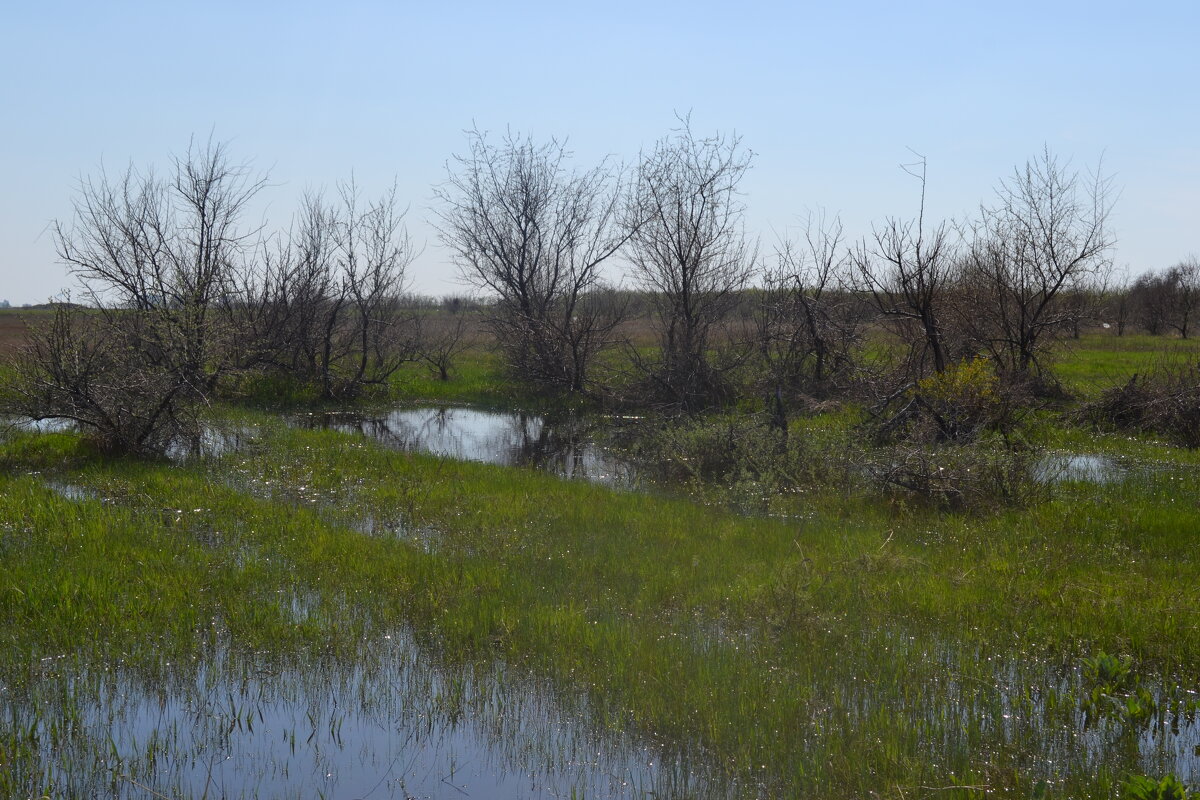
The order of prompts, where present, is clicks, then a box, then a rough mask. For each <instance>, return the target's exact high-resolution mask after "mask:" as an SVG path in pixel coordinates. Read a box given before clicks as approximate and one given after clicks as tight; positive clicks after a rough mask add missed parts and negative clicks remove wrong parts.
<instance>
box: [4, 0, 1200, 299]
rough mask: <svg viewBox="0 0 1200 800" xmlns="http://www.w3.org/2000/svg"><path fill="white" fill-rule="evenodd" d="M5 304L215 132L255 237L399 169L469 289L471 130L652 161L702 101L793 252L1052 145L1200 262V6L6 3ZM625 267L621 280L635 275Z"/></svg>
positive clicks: (995, 176) (54, 270)
mask: <svg viewBox="0 0 1200 800" xmlns="http://www.w3.org/2000/svg"><path fill="white" fill-rule="evenodd" d="M0 9H2V11H3V13H2V15H0V76H2V77H0V299H7V300H9V301H10V302H12V303H13V304H22V303H37V302H44V301H45V300H46V299H48V298H50V297H52V296H56V295H58V294H59V293H60V292H61V291H62V290H64V289H69V288H70V287H71V286H73V285H74V278H73V277H72V276H70V275H69V274H68V273H67V271H66V268H65V267H64V266H62V265H61V264H60V263H58V258H57V255H56V252H55V244H54V239H53V236H52V235H51V233H50V226H51V224H52V223H53V221H54V220H61V221H63V222H69V221H70V219H71V216H72V213H73V205H72V204H73V201H74V199H75V197H76V194H77V190H78V186H79V183H80V180H81V179H83V178H85V177H87V176H95V175H98V174H99V172H100V170H101V169H102V168H103V169H105V170H107V171H108V172H109V173H110V174H113V173H116V174H119V173H120V172H122V171H123V170H124V169H125V168H126V167H127V166H128V165H130V164H132V165H134V166H137V167H139V168H155V169H157V170H158V171H160V172H162V171H164V170H165V168H166V167H168V166H169V164H170V159H171V157H172V156H176V155H180V154H182V153H183V152H185V151H186V149H187V146H188V142H189V140H190V139H191V138H192V137H198V138H200V139H207V138H208V137H210V136H211V137H213V138H214V139H216V140H218V141H222V142H227V143H228V145H229V150H230V152H231V154H232V156H233V158H234V159H235V160H237V161H245V162H249V163H250V164H251V165H252V167H253V169H255V170H257V171H258V172H260V173H264V174H266V175H267V176H269V179H270V181H269V186H268V187H267V188H266V189H265V190H264V191H263V192H262V194H261V195H260V196H259V198H258V204H257V205H256V206H255V207H254V208H253V209H252V217H251V219H249V220H248V226H250V227H253V226H254V225H258V224H264V225H265V226H266V227H267V229H281V228H286V227H287V224H288V222H289V220H290V218H291V215H292V213H293V209H294V208H295V206H296V202H297V199H298V197H299V196H300V195H301V194H302V193H303V192H305V191H306V190H311V189H320V188H322V187H326V188H331V187H332V186H333V185H334V184H335V182H337V181H339V180H344V179H345V178H347V177H349V176H350V175H351V174H352V173H353V174H354V176H355V177H356V179H357V180H358V183H359V184H360V185H361V186H362V187H363V189H364V191H366V192H367V193H368V194H372V193H378V192H380V191H382V190H383V189H384V188H385V187H387V186H389V185H390V184H391V183H392V182H393V181H395V182H396V183H397V186H398V194H399V197H400V198H401V199H402V202H403V203H404V204H405V205H406V206H407V207H408V215H407V224H408V230H409V233H410V235H411V236H412V237H413V239H414V240H415V241H416V242H417V243H418V244H419V245H421V246H423V249H422V252H421V254H420V256H419V257H418V259H417V260H416V262H415V263H414V264H413V265H412V267H411V269H410V277H411V279H412V288H413V289H414V290H415V291H418V292H421V293H424V294H431V295H444V294H450V293H463V292H465V291H468V290H469V287H467V286H466V285H465V284H464V283H463V282H462V281H461V278H460V277H459V275H458V273H457V271H456V269H455V267H454V265H453V264H452V263H451V261H450V259H449V256H448V253H447V252H446V251H445V250H444V249H443V248H442V247H441V246H440V244H439V243H438V241H437V235H436V232H435V231H434V230H433V229H432V227H431V226H430V224H429V220H430V218H431V217H432V212H433V208H434V198H433V193H432V187H433V186H434V185H435V184H437V183H440V182H441V181H443V180H444V179H445V176H446V165H447V162H448V160H449V159H451V157H452V156H453V154H454V153H456V152H459V153H461V152H464V151H465V149H466V146H467V140H466V137H465V134H464V131H466V130H467V129H470V128H472V127H477V128H479V129H480V130H484V131H491V132H494V133H503V132H504V131H505V130H506V129H511V130H513V131H519V132H522V133H528V134H531V135H532V136H534V137H535V138H536V139H548V138H550V137H557V138H560V139H564V138H565V139H566V140H567V141H568V143H569V146H570V149H571V150H572V151H573V152H574V153H575V163H576V164H577V165H578V166H579V167H580V168H586V167H589V166H591V165H593V164H594V163H596V162H597V161H598V160H599V159H601V158H603V157H605V156H612V157H614V158H616V159H619V160H621V161H624V162H628V163H632V162H634V161H636V159H637V156H638V153H639V152H640V151H642V150H644V149H648V148H650V147H652V146H653V144H654V142H655V141H656V140H657V139H659V138H661V137H662V136H664V135H666V134H668V133H669V131H670V130H671V129H672V127H674V126H675V125H676V124H677V123H676V115H677V114H686V113H690V114H691V120H692V126H693V129H694V130H696V131H697V132H698V133H701V134H707V133H716V132H722V133H725V134H729V135H736V136H739V137H741V142H742V145H743V146H744V147H746V148H747V149H748V150H750V151H753V153H754V162H753V168H752V169H751V171H750V172H749V174H748V175H747V176H746V178H745V180H744V181H743V184H742V187H741V188H742V190H743V192H744V195H745V196H744V200H745V202H746V204H747V208H748V212H747V227H748V229H749V230H750V232H751V233H752V234H753V235H754V236H758V237H761V240H762V243H763V250H764V251H765V252H769V251H770V250H771V248H772V246H773V245H774V244H775V242H776V241H777V240H778V239H779V238H780V237H783V236H788V235H793V234H795V233H796V232H797V230H798V224H799V221H800V220H801V219H802V218H803V217H804V215H805V214H806V213H807V212H808V211H810V210H818V209H824V210H825V211H826V212H827V213H829V214H838V215H840V216H841V218H842V220H843V223H844V224H845V228H846V231H847V233H848V234H849V236H851V237H852V238H854V237H860V236H864V235H868V234H869V233H870V231H871V229H872V225H878V224H879V223H881V222H883V221H884V220H885V219H886V218H888V217H900V218H908V217H912V216H913V215H915V214H916V212H917V209H918V201H919V188H920V187H919V185H918V184H917V183H916V182H915V181H914V179H913V178H912V177H910V176H909V175H907V174H906V173H905V172H904V170H903V169H901V166H900V165H901V164H903V163H906V162H911V161H912V160H913V154H912V152H913V151H916V152H918V153H920V154H922V155H923V156H925V158H926V159H927V164H928V180H927V190H926V193H927V203H926V206H927V208H926V212H927V217H928V218H930V219H935V220H936V219H943V218H945V219H951V218H953V219H965V218H967V217H969V216H970V215H971V214H973V213H974V212H975V211H976V210H977V209H978V207H979V205H980V203H981V202H984V203H985V202H988V201H989V200H990V199H991V198H993V197H994V191H995V187H996V185H997V183H998V181H999V180H1000V179H1001V178H1003V177H1005V176H1006V175H1008V174H1010V173H1011V172H1012V170H1013V168H1014V167H1015V166H1016V165H1019V164H1024V163H1025V161H1027V160H1028V159H1030V158H1032V157H1034V156H1036V155H1037V154H1038V153H1040V152H1041V151H1042V149H1043V148H1044V147H1048V148H1049V149H1050V150H1051V151H1053V152H1054V153H1055V154H1057V155H1058V156H1059V157H1060V158H1062V159H1068V160H1069V161H1070V164H1071V166H1072V167H1073V168H1077V169H1079V170H1080V171H1081V172H1083V173H1086V172H1087V171H1088V170H1095V169H1096V168H1097V165H1101V169H1102V171H1103V173H1104V174H1105V175H1107V176H1110V177H1111V178H1112V179H1113V183H1114V186H1115V187H1116V189H1117V191H1118V196H1117V199H1116V203H1115V206H1114V210H1113V215H1112V226H1113V229H1114V232H1115V235H1116V239H1117V245H1116V249H1115V251H1114V253H1113V259H1114V262H1115V264H1116V265H1117V266H1118V267H1121V268H1128V270H1129V271H1130V272H1131V273H1132V274H1137V273H1140V272H1143V271H1145V270H1147V269H1156V268H1162V267H1166V266H1170V265H1171V264H1173V263H1175V262H1177V261H1179V260H1181V259H1182V258H1184V257H1186V256H1187V255H1188V254H1190V253H1197V252H1200V46H1197V41H1198V40H1200V3H1198V2H1194V0H1188V1H1187V2H1183V1H1181V2H1154V0H1149V1H1148V2H1141V3H1136V4H1133V3H1128V2H1121V3H1108V2H1095V1H1093V2H1054V0H1041V2H1024V0H1018V1H1017V2H1002V3H1001V2H987V3H983V2H962V0H958V2H921V1H920V0H913V1H912V2H905V3H897V2H894V0H893V2H869V3H868V2H857V3H856V2H841V3H807V2H791V3H785V2H754V1H753V0H748V1H746V2H741V3H737V4H735V3H731V2H725V3H709V2H702V1H699V0H697V1H695V2H686V3H684V2H658V3H655V2H650V0H644V1H643V2H640V3H636V2H624V0H612V1H610V2H603V3H593V2H576V3H569V2H562V0H559V2H555V3H532V2H507V3H504V2H478V3H476V2H445V3H440V4H439V3H434V2H428V1H427V2H422V3H409V2H399V1H397V2H377V3H370V2H354V0H343V2H340V3H338V4H334V3H331V2H326V3H304V2H288V3H282V2H280V3H272V2H251V0H243V2H241V3H226V2H221V0H212V1H211V2H205V3H191V2H169V3H163V2H155V3H123V2H105V3H96V2H54V0H44V1H43V2H37V3H34V2H24V3H18V2H15V0H0ZM612 277H613V278H614V279H616V278H618V277H619V276H618V275H617V274H615V273H614V275H613V276H612Z"/></svg>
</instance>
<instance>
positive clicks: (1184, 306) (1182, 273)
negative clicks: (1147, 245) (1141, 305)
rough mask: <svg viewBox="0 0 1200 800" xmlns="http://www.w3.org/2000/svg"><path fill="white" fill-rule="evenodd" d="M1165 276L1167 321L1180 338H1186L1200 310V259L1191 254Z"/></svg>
mask: <svg viewBox="0 0 1200 800" xmlns="http://www.w3.org/2000/svg"><path fill="white" fill-rule="evenodd" d="M1163 277H1164V279H1165V280H1166V285H1167V303H1168V306H1167V323H1168V324H1169V325H1170V326H1171V327H1172V328H1174V329H1175V330H1176V332H1178V333H1179V338H1181V339H1186V338H1188V332H1189V331H1190V330H1191V325H1192V323H1193V322H1194V321H1195V319H1196V313H1197V311H1198V310H1200V259H1197V258H1196V257H1195V256H1189V257H1188V258H1186V259H1184V260H1183V261H1180V262H1179V263H1178V264H1176V265H1175V266H1173V267H1171V268H1170V269H1168V270H1167V271H1166V273H1165V275H1164V276H1163Z"/></svg>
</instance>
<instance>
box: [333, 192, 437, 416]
mask: <svg viewBox="0 0 1200 800" xmlns="http://www.w3.org/2000/svg"><path fill="white" fill-rule="evenodd" d="M339 191H340V194H341V197H342V202H343V209H344V216H343V218H342V219H341V222H340V224H339V225H337V226H336V228H335V232H336V240H337V250H336V253H337V259H338V262H339V266H340V267H341V272H342V281H343V294H344V296H345V298H346V301H347V303H348V306H349V311H350V320H349V326H348V331H347V334H348V343H347V346H346V349H347V351H348V356H349V360H350V368H349V370H347V374H346V375H345V376H344V377H343V385H344V386H347V387H352V391H355V392H357V391H358V390H359V389H361V388H362V387H364V386H370V385H375V386H378V385H382V384H383V383H384V382H385V381H386V380H387V379H388V378H389V377H390V376H391V375H392V374H393V373H394V372H395V371H396V370H397V369H399V367H400V365H401V364H403V363H404V362H405V361H408V360H410V359H412V358H413V357H414V355H415V352H416V342H415V337H414V334H415V328H414V326H413V324H412V320H411V319H409V318H408V316H407V315H406V314H405V313H404V310H403V308H402V307H401V297H402V296H403V294H404V291H405V288H406V284H405V277H406V271H407V269H408V265H409V264H410V263H412V260H413V258H415V256H416V251H415V250H414V248H413V244H412V240H411V239H410V238H409V236H408V231H407V229H406V228H405V227H404V213H403V212H401V211H399V209H398V205H397V200H396V185H395V184H394V183H393V184H392V186H391V188H390V189H389V190H388V191H386V192H384V193H383V195H381V196H380V198H379V199H378V200H376V201H374V202H371V203H368V204H367V206H366V208H364V209H362V210H361V211H360V210H359V208H360V202H361V201H360V194H359V190H358V187H357V185H356V183H355V182H354V179H353V178H351V180H350V182H349V183H345V184H342V186H341V187H339ZM326 373H327V374H328V370H326ZM325 385H326V394H329V383H328V378H326V384H325Z"/></svg>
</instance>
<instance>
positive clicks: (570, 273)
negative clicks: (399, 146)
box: [435, 130, 629, 392]
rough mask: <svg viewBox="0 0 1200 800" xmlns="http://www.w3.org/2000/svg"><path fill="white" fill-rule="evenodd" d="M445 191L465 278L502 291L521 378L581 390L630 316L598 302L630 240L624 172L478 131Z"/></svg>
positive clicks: (445, 227)
mask: <svg viewBox="0 0 1200 800" xmlns="http://www.w3.org/2000/svg"><path fill="white" fill-rule="evenodd" d="M468 137H469V140H470V144H469V151H468V153H467V154H466V155H463V156H455V158H454V161H453V162H452V165H448V166H447V172H448V178H447V181H446V183H445V184H444V185H442V186H440V187H437V188H436V189H435V195H436V196H437V198H438V200H439V201H440V204H441V205H440V208H439V209H438V210H437V211H436V218H437V222H436V224H437V228H438V231H439V233H440V235H441V239H442V242H443V243H444V244H445V245H446V246H447V247H448V248H450V250H451V252H452V253H453V254H454V260H455V263H456V264H457V265H458V267H459V269H460V270H461V271H462V273H463V276H464V277H465V278H466V280H468V281H469V282H470V283H471V284H473V285H474V286H475V287H477V288H479V289H483V290H484V291H487V292H490V293H493V294H494V295H495V296H496V298H497V302H496V304H495V305H493V306H492V307H491V308H492V313H491V315H490V318H489V320H488V321H489V323H490V325H491V327H492V328H493V330H494V331H495V333H496V335H497V338H498V341H499V342H500V346H501V348H502V349H503V351H504V353H505V354H506V356H507V358H508V363H509V367H510V368H511V369H512V370H513V371H514V372H515V373H516V374H517V375H519V376H520V377H522V378H525V379H527V380H529V381H531V382H534V383H536V384H539V385H541V386H544V387H553V388H558V389H563V390H568V391H575V392H580V391H584V390H586V389H587V387H588V383H589V377H590V376H589V369H590V368H591V366H592V362H593V361H594V359H595V356H596V354H597V353H598V352H600V351H601V350H602V349H603V348H604V347H605V346H607V345H608V344H609V343H610V342H611V334H612V331H613V329H614V328H615V327H616V325H617V324H618V323H619V322H620V315H619V314H615V313H613V310H614V309H613V307H612V306H611V304H605V303H596V302H592V300H593V296H594V294H595V293H596V290H597V289H599V288H600V287H601V285H602V274H601V269H602V267H603V265H604V263H605V262H606V261H607V260H608V259H609V258H610V257H612V255H613V254H614V253H615V252H616V251H617V250H618V249H619V248H620V247H621V245H622V244H623V243H624V242H625V240H626V239H627V238H628V236H629V232H628V231H624V230H622V229H621V228H620V227H619V226H618V225H617V224H616V223H617V212H618V209H619V201H620V196H621V190H620V186H621V176H620V173H619V171H618V170H615V169H614V168H613V167H612V166H611V165H610V164H609V163H608V162H607V161H605V162H602V163H601V164H600V165H599V166H597V167H595V168H593V169H590V170H586V171H583V172H574V171H571V170H569V168H568V161H569V159H570V155H571V154H570V153H569V152H568V151H567V149H566V146H565V144H563V143H561V142H558V141H555V140H550V141H549V142H546V143H544V144H538V143H536V142H534V141H533V139H532V138H531V137H521V136H519V135H515V134H512V133H509V134H508V135H506V136H505V137H504V139H503V140H502V141H501V143H500V144H499V145H494V144H492V143H490V142H489V141H488V140H487V137H486V135H485V134H483V133H481V132H480V131H478V130H475V131H471V132H470V133H469V134H468Z"/></svg>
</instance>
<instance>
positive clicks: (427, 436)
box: [293, 408, 637, 488]
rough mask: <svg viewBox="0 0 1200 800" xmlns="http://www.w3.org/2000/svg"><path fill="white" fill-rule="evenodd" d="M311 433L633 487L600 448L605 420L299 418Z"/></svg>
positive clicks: (473, 411)
mask: <svg viewBox="0 0 1200 800" xmlns="http://www.w3.org/2000/svg"><path fill="white" fill-rule="evenodd" d="M293 420H294V421H295V422H296V423H297V424H300V425H304V426H307V427H314V428H316V427H320V428H332V429H334V430H338V431H342V432H345V433H358V434H362V435H364V436H367V437H369V438H371V439H374V440H375V441H377V442H379V443H381V444H383V445H385V446H387V447H392V448H396V449H398V450H405V451H409V452H421V453H429V454H432V455H437V456H445V457H447V458H456V459H462V460H466V461H482V462H484V463H488V464H499V465H501V466H508V467H532V468H535V469H541V470H545V471H546V472H550V473H552V474H555V475H558V476H560V477H563V478H570V479H575V480H585V481H591V482H594V483H601V484H605V485H609V486H617V487H624V488H629V487H632V486H634V485H636V483H637V476H636V473H635V470H634V468H633V466H632V465H631V464H629V463H628V462H627V461H624V460H622V459H621V458H620V456H619V455H618V454H616V453H615V452H613V451H612V450H608V449H606V448H604V447H602V446H600V445H599V444H597V442H596V433H597V432H598V430H599V429H600V426H601V425H603V424H605V422H606V420H605V419H603V418H589V417H585V416H578V415H567V416H553V417H552V416H541V415H537V414H530V413H526V412H522V411H487V410H483V409H477V408H402V409H396V410H394V411H388V412H384V413H380V414H374V415H372V414H363V413H359V412H336V413H329V414H306V415H302V416H298V417H293Z"/></svg>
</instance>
